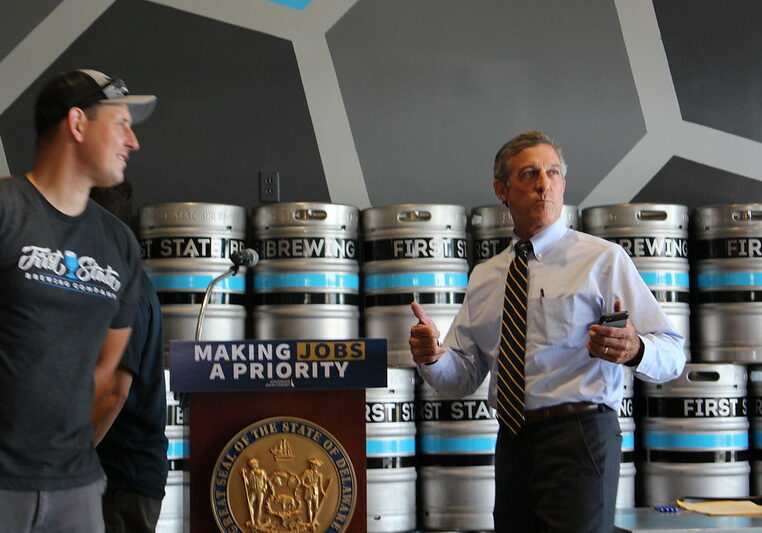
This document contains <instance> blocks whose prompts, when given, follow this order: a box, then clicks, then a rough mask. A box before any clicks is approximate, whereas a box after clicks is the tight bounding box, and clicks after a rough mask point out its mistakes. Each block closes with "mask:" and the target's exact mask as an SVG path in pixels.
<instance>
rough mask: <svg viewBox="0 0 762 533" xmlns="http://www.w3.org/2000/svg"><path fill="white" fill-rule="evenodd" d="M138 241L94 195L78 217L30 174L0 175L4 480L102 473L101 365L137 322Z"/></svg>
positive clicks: (54, 484)
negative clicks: (110, 346)
mask: <svg viewBox="0 0 762 533" xmlns="http://www.w3.org/2000/svg"><path fill="white" fill-rule="evenodd" d="M139 267H140V249H139V247H138V244H137V242H136V241H135V238H134V237H133V235H132V232H131V231H130V230H129V229H128V228H127V226H125V225H124V224H123V223H122V222H120V221H119V220H117V219H116V218H115V217H113V216H112V215H111V214H109V213H108V212H106V211H105V210H104V209H103V208H101V207H100V206H99V205H97V204H96V203H95V202H93V201H90V202H89V203H88V205H87V208H86V209H85V211H84V212H83V213H82V214H81V215H79V216H76V217H70V216H66V215H64V214H62V213H61V212H60V211H58V210H57V209H55V208H54V207H53V206H51V205H50V204H49V203H48V202H47V201H46V200H45V198H44V197H43V196H42V195H41V194H40V193H39V192H38V191H37V189H35V188H34V186H33V185H32V184H31V183H29V181H28V180H27V179H26V178H15V177H14V178H7V179H0V488H1V489H11V490H55V489H63V488H71V487H77V486H81V485H84V484H87V483H90V482H92V481H94V480H96V479H97V478H98V477H100V476H101V475H102V470H101V468H100V465H99V462H98V457H97V455H96V453H95V449H94V447H93V442H92V426H91V423H90V416H91V412H92V399H93V369H94V366H95V362H96V361H97V359H98V355H99V351H100V347H101V344H102V342H103V339H104V337H105V334H106V332H107V330H108V329H110V328H123V327H128V326H130V325H131V324H132V319H133V312H134V306H135V302H136V299H137V295H138V291H137V289H138V286H139V279H140V278H139V277H138V274H139Z"/></svg>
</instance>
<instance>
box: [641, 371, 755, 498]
mask: <svg viewBox="0 0 762 533" xmlns="http://www.w3.org/2000/svg"><path fill="white" fill-rule="evenodd" d="M645 393H646V396H647V398H646V413H645V418H644V427H643V447H644V450H645V460H646V461H645V463H644V465H643V470H642V474H643V476H644V483H643V487H644V498H645V503H646V504H647V505H662V504H674V501H675V499H676V498H680V497H683V496H697V497H707V498H735V497H746V496H748V495H749V473H750V470H751V469H750V467H749V421H748V419H747V398H746V368H745V367H743V366H741V365H735V364H699V363H689V364H687V365H685V370H684V371H683V374H682V375H681V376H680V377H678V378H677V379H675V380H673V381H670V382H668V383H663V384H654V383H646V385H645Z"/></svg>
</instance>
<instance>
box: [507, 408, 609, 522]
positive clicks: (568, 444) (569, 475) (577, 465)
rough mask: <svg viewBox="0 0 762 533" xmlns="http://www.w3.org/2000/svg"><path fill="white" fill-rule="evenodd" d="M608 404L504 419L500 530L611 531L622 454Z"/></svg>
mask: <svg viewBox="0 0 762 533" xmlns="http://www.w3.org/2000/svg"><path fill="white" fill-rule="evenodd" d="M621 450H622V434H621V431H620V429H619V421H618V420H617V416H616V413H615V412H614V411H612V410H610V409H608V408H603V410H599V411H588V412H585V413H582V414H579V415H572V416H568V417H563V418H556V419H552V420H549V421H546V422H539V423H536V424H531V425H527V426H525V427H524V428H522V430H521V431H520V432H519V434H518V435H516V436H513V435H511V434H510V431H508V430H506V429H504V428H503V427H502V426H501V428H500V431H499V433H498V439H497V446H496V449H495V482H496V483H495V515H494V516H495V531H496V533H507V532H511V533H513V532H522V533H523V532H553V533H556V532H558V533H560V532H569V533H585V532H591V533H592V532H595V533H611V531H613V529H614V509H615V506H616V492H617V487H618V484H619V463H620V461H621V457H622V451H621Z"/></svg>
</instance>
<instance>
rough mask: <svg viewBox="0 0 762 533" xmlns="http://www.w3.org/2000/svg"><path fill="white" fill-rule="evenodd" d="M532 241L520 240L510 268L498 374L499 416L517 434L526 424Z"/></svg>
mask: <svg viewBox="0 0 762 533" xmlns="http://www.w3.org/2000/svg"><path fill="white" fill-rule="evenodd" d="M531 251H532V243H531V242H530V241H519V242H517V243H516V245H515V247H514V252H515V257H514V259H513V262H512V263H511V266H510V268H508V276H507V277H506V280H505V297H504V299H503V326H502V328H501V337H500V353H499V354H498V358H497V363H498V374H497V377H498V379H497V417H498V420H499V421H500V422H501V423H502V424H503V425H505V427H507V428H508V429H509V430H510V431H511V433H513V434H514V435H515V434H516V433H518V432H519V430H520V429H521V426H522V425H524V352H525V350H526V329H527V256H528V255H529V252H531Z"/></svg>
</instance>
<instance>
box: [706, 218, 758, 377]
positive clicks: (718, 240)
mask: <svg viewBox="0 0 762 533" xmlns="http://www.w3.org/2000/svg"><path fill="white" fill-rule="evenodd" d="M693 222H694V230H695V231H694V234H695V236H696V239H697V242H696V245H697V254H696V266H697V268H696V270H697V271H698V276H697V280H696V281H697V286H698V287H697V289H698V290H697V300H698V303H697V309H696V311H697V315H698V319H697V326H698V332H697V333H698V335H697V342H698V344H699V346H698V350H697V351H698V354H697V355H698V357H699V358H700V360H701V361H707V362H717V361H728V362H736V363H762V328H761V327H759V325H760V320H762V204H729V205H716V206H708V207H700V208H698V209H696V212H695V215H694V217H693Z"/></svg>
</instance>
